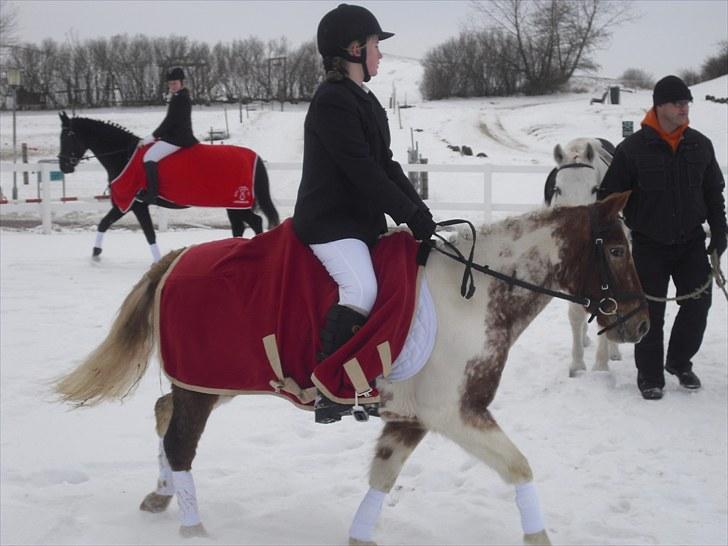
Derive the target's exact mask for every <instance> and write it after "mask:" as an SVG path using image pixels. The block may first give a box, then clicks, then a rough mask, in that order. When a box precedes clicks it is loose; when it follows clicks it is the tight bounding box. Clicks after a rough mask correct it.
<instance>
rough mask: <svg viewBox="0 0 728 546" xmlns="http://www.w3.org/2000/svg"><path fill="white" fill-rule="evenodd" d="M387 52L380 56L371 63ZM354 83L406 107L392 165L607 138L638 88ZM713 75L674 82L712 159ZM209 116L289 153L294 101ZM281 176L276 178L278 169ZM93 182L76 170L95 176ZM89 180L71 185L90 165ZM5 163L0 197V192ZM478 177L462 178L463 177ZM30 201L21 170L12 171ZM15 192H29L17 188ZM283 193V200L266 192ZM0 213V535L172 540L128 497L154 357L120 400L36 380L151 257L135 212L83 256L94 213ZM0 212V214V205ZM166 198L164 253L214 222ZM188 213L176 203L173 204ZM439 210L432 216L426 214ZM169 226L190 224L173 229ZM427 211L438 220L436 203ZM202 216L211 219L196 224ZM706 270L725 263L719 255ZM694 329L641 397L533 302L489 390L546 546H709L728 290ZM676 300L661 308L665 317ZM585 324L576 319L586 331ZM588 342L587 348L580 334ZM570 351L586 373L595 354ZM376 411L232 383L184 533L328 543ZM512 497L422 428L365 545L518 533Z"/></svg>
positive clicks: (146, 475) (719, 509)
mask: <svg viewBox="0 0 728 546" xmlns="http://www.w3.org/2000/svg"><path fill="white" fill-rule="evenodd" d="M388 62H390V63H391V64H390V66H389V67H388V64H387V63H388ZM382 70H383V72H382V75H381V76H380V77H378V78H375V79H374V80H373V81H372V85H371V87H372V88H373V89H374V90H375V92H376V93H377V95H378V96H379V98H380V100H381V102H382V103H383V104H384V105H385V106H386V105H387V101H388V97H389V95H390V93H391V90H392V85H393V82H395V83H396V85H397V96H398V98H399V100H400V101H401V102H404V94H405V93H406V94H407V101H408V103H409V104H414V107H413V108H409V109H402V110H401V111H400V112H401V116H402V129H399V122H398V119H397V117H395V116H393V115H392V114H391V113H390V125H391V128H392V134H393V149H394V152H395V156H396V158H397V159H399V160H400V161H404V160H405V158H406V149H407V147H408V146H409V144H410V138H411V133H410V128H412V129H421V130H422V131H417V132H414V133H413V134H414V136H415V138H416V139H417V141H418V144H419V148H420V151H421V152H422V154H423V155H424V156H426V157H428V158H429V161H430V163H453V164H463V163H465V164H470V163H474V162H485V161H491V162H493V163H497V164H513V165H534V164H536V165H544V166H549V165H551V163H552V159H551V150H552V148H553V146H554V145H555V144H556V143H559V142H561V143H564V142H566V141H568V140H570V139H571V138H575V137H578V136H601V137H605V138H608V139H610V140H612V141H613V142H615V143H616V142H618V141H619V140H620V135H621V122H622V120H631V121H634V122H635V126H637V125H638V123H639V121H640V119H641V118H642V115H643V112H644V109H645V108H646V107H648V106H649V105H650V103H651V98H650V93H649V92H644V91H642V92H637V93H623V94H622V99H623V104H621V105H598V104H595V105H592V106H589V98H590V96H596V95H597V94H600V93H597V92H595V93H594V94H593V95H584V94H568V95H559V96H554V97H517V98H503V99H481V100H474V99H469V100H451V101H443V102H422V101H421V99H420V97H419V94H418V93H417V91H416V79H417V78H418V77H419V72H418V71H419V68H418V67H417V66H415V65H413V64H412V63H409V62H407V61H405V60H402V59H388V58H385V59H384V60H383V64H382ZM706 94H712V95H715V96H719V97H722V96H728V77H724V78H721V79H719V80H716V81H713V82H707V83H705V84H701V85H698V86H695V87H693V95H694V96H695V99H696V100H695V103H694V105H693V107H692V108H691V118H692V125H693V126H694V127H695V128H697V129H698V130H700V131H702V132H703V133H705V134H706V135H707V136H708V137H710V138H711V139H712V140H713V143H714V146H715V149H716V153H717V156H718V161H719V163H720V164H721V165H726V163H728V115H727V114H726V112H727V108H728V107H726V105H720V104H716V103H712V102H707V101H705V100H703V97H704V96H705V95H706ZM78 114H80V115H87V116H89V117H97V118H102V119H109V120H112V121H116V122H118V123H120V124H122V125H125V126H127V127H129V128H130V129H132V130H134V131H135V132H137V133H138V134H140V135H141V134H145V133H147V132H149V130H151V129H153V128H154V126H155V124H156V123H158V121H159V120H160V119H161V117H162V115H163V110H162V109H161V108H156V109H151V108H149V109H134V110H113V109H108V110H104V111H91V112H78ZM237 115H238V113H237V111H235V110H230V111H228V116H229V122H230V130H231V133H232V134H231V140H230V142H232V143H239V144H243V145H246V146H249V147H251V148H253V149H256V150H257V151H258V152H259V153H260V154H261V155H262V156H263V157H265V159H267V160H269V161H272V162H295V161H300V160H301V151H302V124H303V116H304V115H305V105H298V106H295V107H290V106H289V105H286V107H285V111H284V112H280V110H279V108H278V107H276V108H274V109H272V110H271V109H268V110H260V109H258V110H256V111H252V112H250V113H249V116H250V117H249V118H246V117H245V115H246V114H245V113H243V116H244V121H243V123H242V124H240V123H239V122H238V118H237ZM193 123H194V125H195V128H196V129H197V131H198V133H199V134H202V133H203V132H204V130H205V129H206V128H208V127H210V126H214V127H215V128H220V127H224V114H223V111H222V109H221V108H219V107H215V108H196V109H195V111H194V113H193ZM9 128H10V116H9V114H8V113H6V112H3V113H2V114H0V129H1V131H0V135H1V137H0V139H1V142H0V144H1V148H0V152H1V155H2V159H3V161H5V160H7V159H8V157H9V151H8V150H9V149H10V148H9V146H10V144H11V140H10V139H11V134H10V132H9ZM59 128H60V123H59V121H58V118H57V116H56V115H55V113H45V112H42V113H41V112H33V113H26V112H23V113H19V115H18V134H19V136H18V142H28V144H29V146H30V147H31V148H34V149H35V150H31V152H32V154H33V155H31V161H33V160H34V159H37V158H40V157H52V156H53V155H55V154H56V153H57V142H58V132H59ZM447 144H454V145H462V144H466V145H469V146H471V147H472V148H473V151H474V152H475V153H477V152H480V151H482V152H485V153H487V154H488V158H485V159H484V158H476V157H463V156H460V155H459V154H457V153H455V152H452V151H451V150H450V149H448V148H447ZM102 174H103V173H98V174H97V173H79V174H77V175H71V176H69V177H67V179H66V183H67V188H68V190H69V191H72V192H74V194H76V195H80V196H83V195H87V196H91V195H93V194H95V193H100V192H101V191H102V190H103V188H104V185H105V182H104V180H103V176H99V175H102ZM279 175H280V177H284V176H288V177H289V180H282V178H279ZM94 176H95V178H93V177H94ZM296 176H297V175H296V174H295V173H288V174H286V173H273V174H272V175H271V179H272V184H273V186H272V187H273V190H272V191H273V196H274V199H275V198H276V197H279V198H292V197H294V196H295V187H296V182H297V181H296V180H295V178H296ZM468 176H471V175H455V174H448V175H446V176H445V175H437V176H436V175H431V186H432V191H433V192H439V194H437V198H438V199H439V200H444V199H446V198H448V199H449V198H450V196H451V195H452V194H457V196H458V198H463V197H465V196H466V194H467V192H468V191H469V190H468V188H469V184H470V182H468V180H467V177H468ZM89 177H90V178H89ZM9 180H12V178H11V177H10V178H8V176H7V173H2V179H1V180H0V182H1V183H2V189H3V191H4V193H5V194H6V195H9V193H10V192H9V190H10V184H9ZM479 180H480V178H479V176H478V175H475V182H473V186H474V187H477V185H478V181H479ZM542 183H543V177H542V176H535V177H526V178H525V181H524V179H523V178H521V177H504V179H502V180H501V181H500V182H499V184H500V186H499V187H497V188H496V196H497V197H499V198H501V199H502V200H513V199H516V198H521V199H523V202H531V203H533V204H534V205H535V204H537V203H538V202H539V198H540V195H541V191H542ZM19 189H20V192H21V194H20V197H21V198H25V197H32V196H33V195H31V194H33V193H34V192H35V187H34V185H33V184H31V185H29V186H24V185H22V184H21V185H20V188H19ZM24 192H27V194H26V195H24ZM286 192H288V194H286ZM281 196H282V197H281ZM5 206H6V205H0V219H1V220H2V223H3V226H4V227H2V229H0V465H1V471H0V543H1V544H8V545H11V544H67V545H76V544H88V545H92V544H93V545H96V544H180V543H182V539H181V538H180V537H179V536H178V534H177V527H178V523H177V519H176V518H177V508H176V506H175V505H172V506H171V507H170V509H169V510H168V511H167V512H165V513H163V514H158V515H152V514H148V513H144V512H141V511H139V510H138V504H139V502H140V501H141V500H142V498H143V497H144V495H146V494H147V493H148V492H149V491H151V490H152V489H153V488H154V485H155V480H156V475H157V464H156V450H157V440H156V435H155V433H154V418H153V404H154V401H155V400H156V398H157V397H158V396H160V395H161V394H163V393H164V392H167V390H168V385H167V382H166V380H165V379H164V378H163V377H160V374H159V373H158V367H157V366H154V365H153V366H152V367H151V370H150V371H149V372H148V373H147V375H146V376H145V378H144V379H143V381H142V383H141V385H140V387H139V390H138V391H137V392H136V393H135V394H134V396H133V397H131V398H129V399H128V400H125V401H124V402H123V403H122V404H106V405H103V406H100V407H98V408H94V409H88V410H77V411H71V410H69V409H68V408H66V407H63V406H60V405H58V404H56V403H55V402H54V401H53V397H52V395H51V393H50V391H49V386H48V381H49V379H51V378H53V377H56V376H57V375H58V374H61V373H63V372H65V371H67V370H69V369H71V368H72V367H74V366H75V365H76V364H77V363H78V362H79V360H80V359H81V358H82V357H83V356H84V355H85V354H86V353H87V352H88V351H90V350H91V349H92V348H93V347H94V346H95V345H96V344H97V343H98V342H99V341H100V340H101V339H102V337H103V336H104V335H105V333H106V331H107V330H108V327H109V325H110V323H111V320H112V318H113V316H114V314H115V312H116V309H117V308H118V306H119V304H120V303H121V301H122V299H123V298H124V296H125V294H126V293H127V292H128V291H129V289H130V288H131V286H132V285H133V284H134V283H135V282H136V281H137V280H138V279H139V277H140V276H141V275H142V274H143V273H144V272H145V271H146V269H147V267H148V266H149V261H150V257H149V252H148V250H147V249H146V244H145V243H144V239H143V237H142V235H141V233H140V232H139V231H138V230H137V229H136V227H135V225H134V222H132V221H129V222H125V223H124V224H123V226H122V227H121V228H116V229H113V228H112V230H111V231H110V232H109V234H108V235H107V237H106V244H105V250H104V255H103V260H102V261H101V262H100V263H92V262H91V261H90V259H89V254H90V250H91V246H92V242H93V232H94V229H95V228H94V223H95V222H97V221H98V219H99V218H100V216H101V214H102V212H100V211H93V212H76V213H74V215H73V217H72V218H71V221H70V222H69V224H73V225H68V226H65V227H61V228H56V229H55V230H54V231H53V233H52V234H50V235H42V234H41V233H40V230H39V229H38V228H30V229H22V230H21V229H11V228H8V227H7V225H9V224H10V222H11V221H12V220H19V219H25V220H28V221H30V222H31V223H32V220H33V218H37V212H35V211H30V212H26V213H17V212H14V213H7V212H4V209H3V208H2V207H5ZM5 210H7V209H5ZM197 210H198V212H196V213H193V215H192V216H184V214H187V213H188V212H189V211H175V212H174V213H172V215H171V216H170V219H171V222H172V225H173V227H172V229H170V230H169V231H167V232H163V233H160V234H159V236H158V238H159V243H160V246H161V247H162V249H163V251H165V250H170V249H173V248H178V247H181V246H185V245H189V244H192V243H199V242H203V241H209V240H214V239H220V238H223V237H227V236H228V231H227V229H221V228H219V227H217V226H223V225H224V222H223V221H222V219H223V218H224V213H222V211H208V210H204V209H197ZM190 211H192V209H190ZM435 213H436V215H439V214H440V213H438V211H435ZM175 215H180V216H179V222H188V223H190V222H195V223H199V224H204V225H205V227H198V228H192V229H181V228H178V227H174V224H175V218H176V216H175ZM441 218H442V217H441ZM210 226H212V227H210ZM722 267H723V270H724V271H725V270H726V259H725V258H724V259H723V264H722ZM713 296H714V299H713V308H712V309H711V313H710V317H709V322H708V328H707V331H706V335H705V341H704V343H703V347H702V349H701V352H700V353H699V354H698V355H697V357H696V358H695V360H694V362H695V371H696V372H697V373H698V375H699V376H700V378H701V379H702V381H703V384H704V387H703V389H701V390H700V391H698V392H693V393H690V392H687V391H685V390H683V389H681V388H680V387H679V386H678V385H677V382H676V381H675V380H674V379H673V378H672V377H671V376H668V378H667V387H666V392H665V397H664V399H663V400H661V401H659V402H647V401H645V400H643V399H642V398H641V397H640V395H639V392H638V391H637V388H636V385H635V376H636V373H635V369H634V363H633V349H632V346H622V353H623V355H624V360H622V361H621V362H612V363H611V368H612V370H611V372H610V373H592V372H588V373H586V374H584V375H582V376H580V377H577V378H574V379H569V378H568V374H567V369H568V364H569V358H570V343H571V342H570V338H571V336H570V331H569V326H568V321H567V318H566V304H565V303H562V302H560V301H555V302H552V303H551V304H550V305H549V306H548V307H547V308H546V310H545V311H544V312H543V313H542V314H541V315H540V316H539V317H538V318H537V319H536V321H535V322H534V323H533V324H532V325H531V326H530V327H529V328H528V329H527V330H526V332H525V333H524V335H523V336H522V337H521V338H520V339H519V341H518V342H517V344H516V345H515V347H514V348H513V350H512V352H511V356H510V359H509V363H508V365H507V366H506V369H505V372H504V375H503V379H502V382H501V386H500V388H499V390H498V393H497V395H496V398H495V401H494V402H493V404H492V409H493V413H494V415H495V416H496V418H497V419H498V421H499V423H500V424H501V426H502V428H503V429H504V430H505V431H506V433H507V434H509V436H510V438H511V439H512V440H513V441H514V442H515V444H516V445H517V446H518V447H519V448H520V449H521V450H522V451H523V452H524V453H525V454H526V456H527V457H528V458H529V461H530V463H531V466H532V467H533V470H534V474H535V479H536V484H537V487H538V489H539V493H540V497H541V504H542V507H543V510H544V514H545V519H546V525H547V528H548V531H549V534H550V536H551V538H552V540H553V541H554V542H555V543H558V544H575V545H576V544H593V545H597V544H624V545H627V544H665V545H667V544H676V545H677V544H688V545H708V544H709V545H713V544H715V545H724V544H726V543H728V372H727V371H726V366H727V363H728V333H727V331H726V324H727V323H728V304H727V303H726V300H725V298H723V296H722V294H721V293H720V292H719V291H716V290H714V293H713ZM675 312H676V306H675V305H670V306H668V313H667V321H666V322H667V324H668V325H670V324H671V323H672V319H673V318H674V316H675ZM593 337H594V331H593V330H592V338H593ZM593 345H594V344H593ZM593 345H592V346H591V347H589V348H587V350H586V353H587V355H586V358H587V365H589V364H590V362H589V361H593V359H594V346H593ZM380 427H381V425H380V423H379V422H377V421H376V420H373V421H372V422H369V423H366V424H358V423H355V422H353V421H351V420H350V421H349V422H342V423H340V424H338V425H336V426H323V425H315V424H314V423H313V416H312V414H310V413H308V412H302V411H299V410H297V409H295V408H294V407H293V406H292V405H290V404H288V403H286V402H285V401H282V400H279V399H277V398H273V397H260V396H249V397H239V398H237V399H235V400H233V401H232V402H231V403H230V404H227V405H225V406H223V407H221V408H219V409H218V410H216V411H215V412H214V413H213V416H212V418H211V419H210V421H209V423H208V426H207V429H206V431H205V434H204V435H203V437H202V441H201V443H200V446H199V449H198V454H197V458H196V459H195V464H194V466H193V469H194V474H195V479H196V483H197V491H198V498H199V501H200V511H201V515H202V519H203V521H204V522H205V525H206V527H207V529H208V530H209V532H210V534H211V536H210V537H209V538H205V539H192V540H186V541H184V544H241V545H262V544H265V545H277V544H286V545H300V544H307V545H318V544H327V545H336V544H342V543H344V542H345V540H346V536H347V529H348V526H349V523H350V521H351V517H352V516H353V513H354V511H355V510H356V507H357V506H358V503H359V501H360V499H361V496H362V495H363V494H364V492H365V491H366V488H367V471H368V465H369V461H370V459H371V457H372V454H373V445H374V441H375V439H376V437H377V435H378V433H379V430H380ZM513 497H514V495H513V490H512V488H511V487H510V486H507V485H505V484H503V483H502V482H501V481H500V479H499V478H498V477H497V475H496V474H495V473H494V472H492V471H490V470H489V469H488V468H487V467H485V466H484V465H482V464H480V463H479V462H478V461H477V460H476V459H474V458H473V457H471V456H470V455H468V454H466V453H464V452H462V451H461V450H460V449H459V448H457V447H456V446H454V445H453V444H451V443H449V442H448V441H446V440H444V439H442V438H440V437H437V436H428V437H427V438H426V439H425V440H424V441H423V443H422V444H421V445H420V447H419V448H418V449H417V450H416V451H415V453H414V455H413V456H412V458H411V460H410V461H409V462H408V463H407V465H406V466H405V469H404V471H403V473H402V475H401V477H400V479H399V481H398V482H397V485H396V487H395V489H394V490H393V491H392V493H391V495H389V497H388V499H387V501H386V502H385V508H384V511H383V514H382V518H381V520H380V524H379V526H378V528H377V532H376V537H377V539H379V540H380V542H381V543H382V544H408V545H425V544H426V545H445V544H452V545H466V544H467V545H470V544H518V543H519V542H520V538H521V532H520V524H519V515H518V510H517V508H516V506H515V503H514V498H513Z"/></svg>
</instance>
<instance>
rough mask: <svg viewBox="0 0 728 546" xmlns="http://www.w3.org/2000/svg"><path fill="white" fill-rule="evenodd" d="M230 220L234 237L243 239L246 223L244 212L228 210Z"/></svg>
mask: <svg viewBox="0 0 728 546" xmlns="http://www.w3.org/2000/svg"><path fill="white" fill-rule="evenodd" d="M226 210H227V215H228V220H230V229H231V230H232V232H233V237H242V236H243V233H244V232H245V222H243V215H242V212H243V211H242V210H240V209H226Z"/></svg>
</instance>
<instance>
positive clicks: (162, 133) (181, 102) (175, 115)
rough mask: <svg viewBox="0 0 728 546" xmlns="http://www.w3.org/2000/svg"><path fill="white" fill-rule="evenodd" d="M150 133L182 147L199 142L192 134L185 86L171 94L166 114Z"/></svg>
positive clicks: (188, 98)
mask: <svg viewBox="0 0 728 546" xmlns="http://www.w3.org/2000/svg"><path fill="white" fill-rule="evenodd" d="M152 135H153V136H154V138H158V139H160V140H164V141H165V142H169V143H170V144H174V145H175V146H180V147H182V148H189V147H190V146H192V145H194V144H197V143H198V142H199V141H198V140H197V139H196V138H195V135H194V134H192V101H191V100H190V93H189V91H187V88H185V87H183V88H182V89H180V90H179V91H177V92H176V93H175V94H174V95H172V98H171V99H170V101H169V105H168V106H167V115H166V116H165V118H164V119H163V120H162V123H161V124H160V125H159V127H157V128H156V129H155V130H154V132H153V133H152Z"/></svg>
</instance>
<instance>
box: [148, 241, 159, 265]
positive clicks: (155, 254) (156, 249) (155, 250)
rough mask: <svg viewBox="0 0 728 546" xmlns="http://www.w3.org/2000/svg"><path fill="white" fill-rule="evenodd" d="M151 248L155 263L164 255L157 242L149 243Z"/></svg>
mask: <svg viewBox="0 0 728 546" xmlns="http://www.w3.org/2000/svg"><path fill="white" fill-rule="evenodd" d="M149 250H151V252H152V258H154V263H157V262H158V261H159V258H161V257H162V255H161V254H160V253H159V247H158V246H157V243H154V244H152V245H149Z"/></svg>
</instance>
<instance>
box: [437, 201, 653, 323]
mask: <svg viewBox="0 0 728 546" xmlns="http://www.w3.org/2000/svg"><path fill="white" fill-rule="evenodd" d="M594 214H595V213H594V212H593V211H592V210H591V209H590V210H589V215H590V218H589V220H590V224H591V226H592V229H591V232H592V241H593V245H592V253H591V257H592V260H591V261H590V263H592V264H594V263H595V262H596V267H597V268H598V270H599V277H600V283H599V286H600V290H599V294H598V296H596V297H595V296H593V295H592V296H575V295H573V294H568V293H566V292H561V291H558V290H551V289H550V288H546V287H544V286H540V285H537V284H533V283H530V282H528V281H525V280H521V279H519V278H517V277H516V276H515V274H514V275H506V274H505V273H500V272H499V271H494V270H492V269H491V268H490V267H489V266H487V265H482V264H478V263H475V262H474V261H473V255H474V252H475V238H476V231H475V227H474V226H473V224H472V223H471V222H469V221H468V220H462V219H453V220H445V221H443V222H437V225H438V226H440V227H448V226H453V225H457V224H467V225H468V227H469V228H470V232H471V234H472V237H473V239H472V243H471V245H470V252H469V253H468V257H467V258H466V257H465V256H464V255H463V253H462V252H460V250H459V249H458V248H457V247H456V246H455V245H453V244H452V243H451V242H450V241H448V240H447V239H445V238H444V237H443V236H442V235H440V234H439V233H435V234H434V235H435V237H437V238H438V239H440V241H442V243H443V244H444V246H445V249H447V250H445V249H443V248H441V247H439V246H437V245H436V244H435V242H434V241H432V240H430V241H426V242H424V243H425V244H427V245H428V246H429V247H430V248H432V249H434V250H437V251H438V252H439V253H441V254H444V255H445V256H447V257H449V258H451V259H453V260H455V261H456V262H459V263H461V264H463V265H464V266H465V271H464V273H463V280H462V282H461V284H460V295H461V296H462V297H464V298H465V299H470V298H472V297H473V294H475V280H474V278H473V270H475V271H478V272H479V273H483V274H484V275H489V276H491V277H495V278H496V279H499V280H501V281H504V282H506V283H508V284H509V285H510V286H511V287H513V286H519V287H521V288H525V289H527V290H530V291H532V292H536V293H538V294H544V295H547V296H551V297H554V298H558V299H562V300H566V301H568V302H571V303H577V304H579V305H581V306H583V307H584V308H585V309H586V311H587V312H588V313H591V317H590V318H589V321H588V322H591V321H592V320H594V318H595V317H596V316H597V315H605V316H616V320H615V321H614V322H611V323H610V324H608V325H607V326H605V327H604V328H602V329H601V330H599V331H598V332H597V335H601V334H603V333H604V332H606V331H608V330H611V329H612V328H615V327H617V326H619V325H620V324H622V323H624V322H626V321H627V320H629V319H630V318H632V317H633V316H634V315H636V314H637V313H638V312H640V311H641V310H642V309H643V308H644V307H646V306H647V301H646V299H645V297H644V295H643V294H641V293H635V292H622V291H618V290H616V289H615V288H614V287H616V285H617V283H616V279H615V278H614V275H613V274H612V270H611V268H610V267H609V262H608V260H607V255H606V249H605V248H604V239H603V238H602V237H601V236H600V235H601V234H603V233H605V232H606V231H607V229H608V228H609V227H611V226H612V225H613V224H614V223H617V220H615V221H614V222H613V223H610V224H607V225H604V226H599V227H597V228H596V229H595V228H594V224H595V221H594V220H595V219H594V218H593V216H594ZM635 299H638V300H640V305H639V307H637V308H635V309H633V310H632V311H630V312H629V313H627V314H625V315H622V314H621V313H620V312H619V302H624V301H631V300H635Z"/></svg>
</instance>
